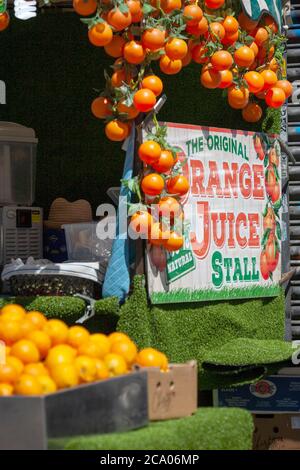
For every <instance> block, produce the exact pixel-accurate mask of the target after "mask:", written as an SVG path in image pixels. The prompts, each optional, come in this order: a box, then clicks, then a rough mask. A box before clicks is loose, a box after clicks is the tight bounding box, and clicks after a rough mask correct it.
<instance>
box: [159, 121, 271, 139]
mask: <svg viewBox="0 0 300 470" xmlns="http://www.w3.org/2000/svg"><path fill="white" fill-rule="evenodd" d="M164 124H165V125H166V126H167V127H175V128H178V129H199V130H200V129H201V130H203V129H205V130H210V131H213V132H224V133H225V134H229V133H232V132H236V134H239V135H255V134H264V132H254V131H246V130H244V131H243V130H241V129H228V128H227V129H226V128H224V127H211V126H198V125H196V124H180V123H177V122H164ZM268 135H269V136H270V137H276V136H277V135H278V134H268Z"/></svg>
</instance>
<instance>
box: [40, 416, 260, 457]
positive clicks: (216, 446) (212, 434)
mask: <svg viewBox="0 0 300 470" xmlns="http://www.w3.org/2000/svg"><path fill="white" fill-rule="evenodd" d="M253 427H254V426H253V421H252V417H251V415H250V413H249V412H248V411H246V410H242V409H238V408H218V409H217V408H199V409H198V411H197V412H196V414H195V415H193V416H192V417H187V418H181V419H173V420H168V421H159V422H156V423H150V425H149V426H147V427H145V428H142V429H137V430H136V431H131V432H123V433H114V434H106V435H93V436H82V437H73V438H69V439H68V438H64V439H51V440H50V442H49V448H50V450H54V449H66V450H124V449H130V450H152V449H155V450H250V449H251V448H252V432H253Z"/></svg>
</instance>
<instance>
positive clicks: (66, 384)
mask: <svg viewBox="0 0 300 470" xmlns="http://www.w3.org/2000/svg"><path fill="white" fill-rule="evenodd" d="M51 376H52V379H53V380H54V382H55V384H56V386H57V388H59V389H61V388H70V387H75V386H76V385H78V384H79V376H78V373H77V370H76V367H75V365H74V364H59V365H57V366H55V367H53V368H52V370H51Z"/></svg>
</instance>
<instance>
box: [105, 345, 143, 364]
mask: <svg viewBox="0 0 300 470" xmlns="http://www.w3.org/2000/svg"><path fill="white" fill-rule="evenodd" d="M111 352H112V353H115V354H119V355H120V356H122V357H123V358H124V359H125V361H126V364H127V365H128V366H131V365H132V364H133V363H134V361H135V359H136V356H137V347H136V345H135V344H134V343H133V341H127V340H125V341H122V340H121V341H116V342H115V343H114V344H113V345H112V347H111Z"/></svg>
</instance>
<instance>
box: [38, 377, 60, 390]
mask: <svg viewBox="0 0 300 470" xmlns="http://www.w3.org/2000/svg"><path fill="white" fill-rule="evenodd" d="M36 380H37V381H38V383H39V384H40V386H41V388H42V391H41V394H42V395H47V394H48V393H54V392H56V390H57V386H56V383H55V382H54V380H53V379H51V377H49V375H38V376H37V377H36Z"/></svg>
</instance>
